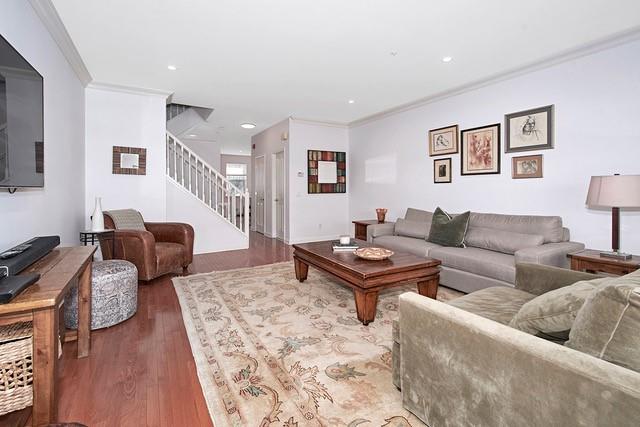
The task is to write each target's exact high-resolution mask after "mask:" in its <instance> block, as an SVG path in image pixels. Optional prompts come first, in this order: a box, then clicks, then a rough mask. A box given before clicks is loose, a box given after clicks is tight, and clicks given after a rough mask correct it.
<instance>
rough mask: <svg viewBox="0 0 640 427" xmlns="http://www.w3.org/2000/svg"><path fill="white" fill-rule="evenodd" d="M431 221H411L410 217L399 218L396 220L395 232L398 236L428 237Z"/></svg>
mask: <svg viewBox="0 0 640 427" xmlns="http://www.w3.org/2000/svg"><path fill="white" fill-rule="evenodd" d="M430 227H431V223H429V222H423V221H411V220H408V219H402V218H398V219H397V220H396V227H395V230H394V232H395V234H396V235H398V236H406V237H415V238H417V239H426V238H427V234H429V228H430Z"/></svg>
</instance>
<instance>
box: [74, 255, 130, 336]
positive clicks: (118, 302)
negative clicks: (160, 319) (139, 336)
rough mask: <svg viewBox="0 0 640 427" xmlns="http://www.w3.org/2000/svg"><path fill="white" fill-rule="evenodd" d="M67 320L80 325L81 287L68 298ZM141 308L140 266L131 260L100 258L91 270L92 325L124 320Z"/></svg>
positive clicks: (116, 322) (97, 327) (76, 326)
mask: <svg viewBox="0 0 640 427" xmlns="http://www.w3.org/2000/svg"><path fill="white" fill-rule="evenodd" d="M64 306H65V309H64V324H65V326H66V327H67V328H68V329H77V328H78V287H77V286H75V287H73V288H72V289H71V291H70V292H69V294H68V295H67V297H66V298H65V300H64ZM137 309H138V270H137V269H136V266H135V265H133V264H132V263H130V262H129V261H124V260H109V261H96V262H94V263H93V266H92V271H91V329H92V330H94V329H100V328H106V327H108V326H113V325H117V324H118V323H121V322H124V321H125V320H127V319H128V318H130V317H131V316H133V315H134V314H135V313H136V310H137Z"/></svg>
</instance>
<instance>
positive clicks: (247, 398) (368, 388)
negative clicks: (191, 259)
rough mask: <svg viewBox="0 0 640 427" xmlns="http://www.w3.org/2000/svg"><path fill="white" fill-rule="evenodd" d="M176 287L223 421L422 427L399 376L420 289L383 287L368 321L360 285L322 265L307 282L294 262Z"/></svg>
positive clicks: (442, 295) (212, 408) (445, 295)
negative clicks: (394, 329)
mask: <svg viewBox="0 0 640 427" xmlns="http://www.w3.org/2000/svg"><path fill="white" fill-rule="evenodd" d="M173 283H174V286H175V289H176V292H177V294H178V298H179V300H180V305H181V307H182V315H183V318H184V322H185V326H186V329H187V334H188V336H189V341H190V343H191V349H192V351H193V355H194V358H195V361H196V365H197V370H198V376H199V378H200V384H201V385H202V390H203V393H204V396H205V399H206V401H207V405H208V407H209V412H210V414H211V417H212V419H213V422H214V425H215V427H226V426H260V427H264V426H279V427H296V426H299V427H302V426H349V427H355V426H359V425H363V426H393V427H400V426H415V425H422V423H421V422H420V421H419V420H417V419H416V418H415V417H413V416H412V415H411V414H410V413H409V412H407V411H405V410H404V409H403V408H402V401H401V394H400V392H399V391H398V390H397V389H396V388H395V387H394V386H393V384H392V381H391V343H392V342H391V323H392V320H393V319H395V318H397V316H398V295H400V294H401V293H402V292H406V291H409V290H412V291H413V290H415V287H413V286H411V287H399V288H396V289H392V290H389V291H386V292H382V293H381V294H380V297H379V300H378V311H377V315H376V320H375V321H374V322H373V323H371V324H369V325H368V326H363V325H362V324H361V323H360V322H359V321H358V319H357V318H356V310H355V303H354V300H353V293H352V291H351V289H349V288H348V287H346V286H344V285H342V284H340V283H339V282H337V281H335V280H334V279H332V278H331V277H330V276H328V275H326V274H324V273H322V272H319V271H318V270H316V269H314V268H313V267H311V268H310V269H309V277H308V280H307V281H306V282H305V283H299V282H298V281H297V280H296V279H295V275H294V270H293V263H291V262H287V263H280V264H271V265H266V266H262V267H255V268H246V269H241V270H233V271H224V272H212V273H206V274H200V275H194V276H188V277H178V278H174V279H173ZM447 291H448V290H447V289H444V290H443V288H440V290H439V295H438V296H439V298H438V299H450V298H452V297H453V296H456V294H455V293H454V291H449V292H447Z"/></svg>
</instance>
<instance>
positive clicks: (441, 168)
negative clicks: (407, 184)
mask: <svg viewBox="0 0 640 427" xmlns="http://www.w3.org/2000/svg"><path fill="white" fill-rule="evenodd" d="M433 182H434V183H435V184H444V183H449V182H451V157H448V158H446V159H434V160H433Z"/></svg>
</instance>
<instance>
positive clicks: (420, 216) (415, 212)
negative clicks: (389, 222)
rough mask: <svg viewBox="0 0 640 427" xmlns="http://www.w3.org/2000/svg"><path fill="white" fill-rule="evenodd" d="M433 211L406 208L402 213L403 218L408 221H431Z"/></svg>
mask: <svg viewBox="0 0 640 427" xmlns="http://www.w3.org/2000/svg"><path fill="white" fill-rule="evenodd" d="M432 216H433V212H429V211H423V210H421V209H414V208H408V209H407V212H406V213H405V214H404V219H408V220H409V221H420V222H431V217H432Z"/></svg>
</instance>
